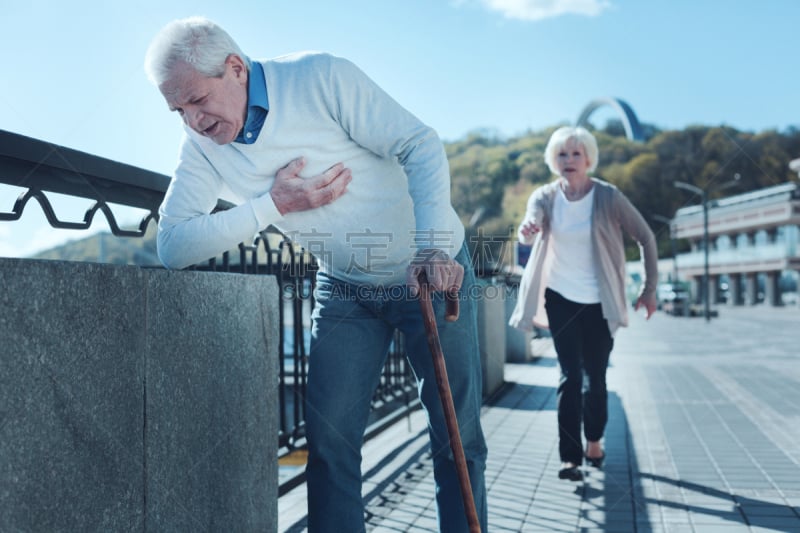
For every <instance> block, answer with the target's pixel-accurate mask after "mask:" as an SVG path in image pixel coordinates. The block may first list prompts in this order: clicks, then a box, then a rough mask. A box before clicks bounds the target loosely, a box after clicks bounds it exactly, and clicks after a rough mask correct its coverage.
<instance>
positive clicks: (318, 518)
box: [306, 249, 487, 533]
mask: <svg viewBox="0 0 800 533" xmlns="http://www.w3.org/2000/svg"><path fill="white" fill-rule="evenodd" d="M455 259H456V260H457V261H459V262H460V263H461V264H462V265H463V266H464V270H465V275H464V284H463V285H462V289H461V301H460V316H459V319H458V321H456V322H445V321H444V302H443V299H442V298H441V294H436V295H434V312H435V314H436V321H437V324H438V329H439V336H440V340H441V344H442V351H443V352H444V357H445V362H446V365H447V373H448V377H449V381H450V387H451V389H452V394H453V402H454V404H455V409H456V415H457V418H458V425H459V429H460V432H461V440H462V444H463V446H464V454H465V455H466V459H467V466H468V470H469V475H470V481H471V484H472V491H473V496H474V498H475V504H476V507H477V510H478V516H479V518H480V520H481V523H482V528H483V531H486V521H487V511H486V484H485V481H484V470H485V466H486V442H485V440H484V437H483V432H482V430H481V424H480V409H481V402H482V390H481V389H482V378H481V362H480V353H479V349H478V334H477V325H476V305H475V301H474V300H473V299H472V297H471V296H472V295H474V294H477V293H476V292H475V288H473V287H474V286H475V277H474V274H473V270H472V266H471V264H470V260H469V256H468V254H467V253H466V250H465V249H462V251H461V252H460V253H459V254H458V255H457V256H456V258H455ZM314 295H315V298H316V305H315V308H314V312H313V314H312V319H313V323H312V329H311V355H310V362H309V372H308V387H307V394H306V431H307V433H306V435H307V438H308V447H309V450H308V451H309V454H308V465H307V467H306V481H307V489H308V528H309V531H310V532H312V533H320V532H328V531H330V532H337V533H339V532H348V533H351V532H358V531H364V530H365V527H364V502H363V499H362V495H361V445H362V443H363V436H364V432H365V430H366V424H367V418H368V415H369V411H370V400H371V398H372V395H373V392H374V391H375V388H376V387H377V385H378V380H379V378H380V374H381V369H382V368H383V365H384V361H385V360H386V355H387V353H388V349H389V345H390V342H391V340H392V334H393V332H394V330H395V328H397V329H399V330H401V331H402V332H403V333H404V335H405V341H406V352H407V357H408V360H409V363H410V364H411V367H412V368H413V370H414V374H415V376H416V378H417V385H418V390H419V396H420V399H421V401H422V404H423V407H424V409H425V412H426V414H427V417H428V431H429V436H430V441H431V452H432V456H433V468H434V478H435V480H436V503H437V508H438V519H439V530H440V531H442V532H450V531H452V532H465V531H468V526H467V522H466V516H465V512H464V505H463V501H462V499H461V492H460V486H459V483H458V476H457V474H456V469H455V463H454V461H453V454H452V451H451V450H450V443H449V438H448V434H447V427H446V425H445V421H444V415H443V412H442V405H441V400H440V398H439V394H438V389H437V386H436V378H435V374H434V370H433V364H432V359H431V352H430V349H429V347H428V343H427V337H426V334H425V330H424V326H423V322H422V314H421V311H420V305H419V301H418V300H417V299H412V298H410V297H408V296H407V289H406V287H405V286H393V287H384V288H377V287H367V286H357V285H352V284H349V283H347V282H344V281H341V280H337V279H334V278H331V277H330V276H327V275H325V274H322V273H320V274H318V275H317V285H316V289H315V292H314Z"/></svg>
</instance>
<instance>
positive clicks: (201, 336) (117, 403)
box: [0, 259, 278, 532]
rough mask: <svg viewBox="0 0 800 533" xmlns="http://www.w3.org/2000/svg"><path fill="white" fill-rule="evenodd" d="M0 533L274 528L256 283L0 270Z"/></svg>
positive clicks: (264, 334)
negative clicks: (19, 532) (9, 532)
mask: <svg viewBox="0 0 800 533" xmlns="http://www.w3.org/2000/svg"><path fill="white" fill-rule="evenodd" d="M0 287H2V292H1V293H0V530H2V531H18V530H19V531H51V532H55V531H142V530H146V531H224V530H225V531H275V530H276V529H277V434H278V426H277V409H278V399H277V354H278V316H277V306H276V305H275V302H277V301H278V295H277V284H276V283H275V280H274V279H273V278H270V277H264V276H245V275H236V274H221V273H203V272H170V271H164V270H147V269H140V268H137V267H128V266H110V265H99V264H91V263H67V262H56V261H33V260H19V259H0Z"/></svg>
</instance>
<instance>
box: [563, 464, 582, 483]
mask: <svg viewBox="0 0 800 533" xmlns="http://www.w3.org/2000/svg"><path fill="white" fill-rule="evenodd" d="M558 479H568V480H570V481H583V472H581V468H580V467H579V466H577V465H576V466H568V467H566V468H562V469H561V470H559V471H558Z"/></svg>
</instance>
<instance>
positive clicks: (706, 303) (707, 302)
mask: <svg viewBox="0 0 800 533" xmlns="http://www.w3.org/2000/svg"><path fill="white" fill-rule="evenodd" d="M739 178H741V176H740V175H739V173H738V172H737V173H736V174H734V175H733V180H732V181H729V182H727V183H724V184H723V185H721V186H720V187H717V190H721V189H727V188H728V187H732V186H733V185H736V184H737V183H738V181H739ZM673 185H675V187H677V188H679V189H684V190H687V191H689V192H693V193H695V194H697V195H699V196H700V200H701V201H702V202H703V255H704V260H703V284H702V285H703V307H704V309H703V312H704V314H705V317H706V322H708V321H710V320H711V294H710V292H711V291H710V290H709V275H708V248H709V246H708V245H709V241H708V193H707V192H706V190H705V189H701V188H700V187H697V186H696V185H692V184H691V183H686V182H684V181H674V182H673Z"/></svg>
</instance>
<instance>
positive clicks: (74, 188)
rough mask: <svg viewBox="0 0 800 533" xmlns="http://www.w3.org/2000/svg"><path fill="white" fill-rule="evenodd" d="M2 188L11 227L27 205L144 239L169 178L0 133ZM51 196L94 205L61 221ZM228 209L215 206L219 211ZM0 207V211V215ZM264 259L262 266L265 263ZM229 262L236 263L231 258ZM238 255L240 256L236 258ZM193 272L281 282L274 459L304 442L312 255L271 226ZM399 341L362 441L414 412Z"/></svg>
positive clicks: (4, 215) (66, 224) (63, 224)
mask: <svg viewBox="0 0 800 533" xmlns="http://www.w3.org/2000/svg"><path fill="white" fill-rule="evenodd" d="M0 183H3V184H7V185H12V186H15V187H19V188H22V189H23V192H21V193H20V195H19V196H18V197H17V199H16V201H15V202H14V205H13V207H12V208H11V210H10V211H1V210H0V220H5V221H15V220H19V218H20V217H21V216H22V214H23V212H24V210H25V208H26V206H27V205H28V203H29V202H30V201H31V200H36V201H37V202H38V203H39V205H40V206H41V208H42V210H43V212H44V214H45V216H46V218H47V221H48V222H49V224H50V225H51V226H52V227H54V228H65V229H76V230H81V229H88V228H89V227H90V226H91V225H92V222H93V219H94V216H95V214H97V213H98V212H101V213H102V214H103V215H104V216H105V218H106V220H107V221H108V225H109V227H110V229H111V232H112V233H113V234H114V235H117V236H120V237H140V238H141V237H144V236H145V233H146V230H147V227H148V225H149V224H150V223H151V222H153V221H155V220H157V219H158V208H159V205H160V204H161V200H162V198H163V196H164V193H165V192H166V190H167V186H168V185H169V178H168V177H167V176H165V175H163V174H158V173H155V172H151V171H148V170H144V169H141V168H137V167H133V166H131V165H126V164H124V163H119V162H116V161H111V160H108V159H104V158H101V157H98V156H95V155H91V154H87V153H85V152H80V151H77V150H73V149H70V148H66V147H62V146H58V145H54V144H51V143H48V142H45V141H41V140H38V139H33V138H30V137H25V136H22V135H19V134H15V133H11V132H7V131H3V130H0ZM51 193H55V194H64V195H68V196H74V197H79V198H84V199H89V200H92V201H93V203H92V205H91V207H90V208H89V209H88V210H87V211H86V213H85V214H84V217H83V220H82V221H67V220H61V219H59V218H58V216H57V214H56V213H55V210H54V209H53V207H52V203H51V201H50V199H49V197H48V195H50V194H51ZM110 204H118V205H122V206H128V207H134V208H138V209H142V210H144V211H145V215H144V216H143V217H142V220H141V222H140V223H139V225H138V229H135V230H130V229H122V228H121V227H120V225H119V223H118V222H117V220H116V217H115V215H114V212H113V211H112V209H111V207H110ZM230 206H231V205H230V204H228V203H226V202H223V201H220V202H219V203H218V205H217V210H223V209H227V208H229V207H230ZM1 208H2V207H1V206H0V209H1ZM262 253H263V260H262ZM232 256H233V257H232ZM237 256H238V257H237ZM192 268H193V269H195V270H210V271H223V272H233V273H242V274H259V275H265V274H266V275H272V276H275V278H276V279H277V281H278V284H279V288H280V290H279V294H280V301H278V302H276V305H277V306H278V309H279V317H280V327H279V331H280V339H279V346H280V347H281V352H282V353H281V357H280V371H279V399H280V414H279V423H280V429H279V435H278V441H279V453H286V452H288V451H291V450H293V449H295V448H298V447H302V446H304V444H305V434H304V419H305V416H304V409H303V401H302V399H303V396H304V394H305V387H306V377H307V369H308V364H309V363H308V350H309V340H310V312H311V309H312V307H313V288H314V279H315V275H316V271H317V265H316V263H315V262H314V259H313V257H312V256H310V255H309V254H308V253H306V252H305V251H304V250H302V249H301V248H299V247H297V246H295V245H294V244H292V243H291V242H290V241H288V240H286V239H285V238H284V237H283V236H282V235H281V234H280V233H279V232H278V231H277V230H274V229H272V228H270V229H267V230H265V231H262V232H261V233H260V235H259V236H258V237H257V238H256V239H255V240H254V242H253V243H249V244H246V243H242V244H240V245H239V248H238V251H234V252H233V253H232V252H230V251H229V252H225V253H223V254H222V255H221V256H220V257H218V258H214V259H211V260H210V261H209V262H208V263H207V264H203V265H196V266H194V267H192ZM404 353H405V351H404V343H403V339H402V335H400V334H399V333H395V337H394V342H393V343H392V346H391V349H390V354H389V357H388V360H387V363H386V365H385V367H384V369H383V373H382V375H381V379H380V384H379V386H378V388H377V390H376V391H375V395H374V396H373V399H372V406H373V409H372V414H371V425H370V430H369V432H368V435H367V438H369V437H371V436H372V435H374V434H375V433H377V432H379V431H380V430H381V429H382V427H384V426H385V425H386V424H388V423H389V422H390V421H391V420H393V419H394V418H397V417H398V416H404V415H405V414H406V413H408V412H409V411H410V410H412V409H415V408H417V406H418V403H419V402H418V400H417V395H416V388H415V380H414V377H413V373H412V371H411V369H410V367H409V365H408V363H407V361H406V359H405V357H404Z"/></svg>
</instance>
